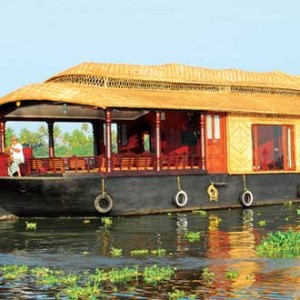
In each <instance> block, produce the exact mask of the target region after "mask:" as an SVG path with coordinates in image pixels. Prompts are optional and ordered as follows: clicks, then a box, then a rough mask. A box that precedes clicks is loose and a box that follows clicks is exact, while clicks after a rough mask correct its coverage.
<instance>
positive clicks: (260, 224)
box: [257, 220, 267, 227]
mask: <svg viewBox="0 0 300 300" xmlns="http://www.w3.org/2000/svg"><path fill="white" fill-rule="evenodd" d="M257 224H258V225H259V226H261V227H263V226H266V224H267V221H266V220H260V221H258V222H257Z"/></svg>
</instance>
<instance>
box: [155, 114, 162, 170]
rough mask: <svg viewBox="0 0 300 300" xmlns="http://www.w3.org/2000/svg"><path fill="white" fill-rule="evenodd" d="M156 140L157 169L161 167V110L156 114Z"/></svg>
mask: <svg viewBox="0 0 300 300" xmlns="http://www.w3.org/2000/svg"><path fill="white" fill-rule="evenodd" d="M155 142H156V147H155V151H156V171H158V172H159V171H160V169H161V141H160V111H156V115H155Z"/></svg>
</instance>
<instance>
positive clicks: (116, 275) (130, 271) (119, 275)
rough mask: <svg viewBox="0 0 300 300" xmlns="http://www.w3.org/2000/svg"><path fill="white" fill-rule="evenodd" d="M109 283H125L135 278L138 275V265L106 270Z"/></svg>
mask: <svg viewBox="0 0 300 300" xmlns="http://www.w3.org/2000/svg"><path fill="white" fill-rule="evenodd" d="M108 274H109V281H110V282H111V283H125V282H128V281H131V280H137V279H138V276H139V271H138V267H137V266H135V267H133V268H128V267H125V268H123V269H112V270H111V271H109V272H108Z"/></svg>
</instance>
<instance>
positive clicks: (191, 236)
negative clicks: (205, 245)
mask: <svg viewBox="0 0 300 300" xmlns="http://www.w3.org/2000/svg"><path fill="white" fill-rule="evenodd" d="M200 236H201V232H200V231H188V232H187V233H186V234H185V238H186V239H187V240H188V241H189V242H196V241H199V240H200Z"/></svg>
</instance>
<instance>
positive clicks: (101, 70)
mask: <svg viewBox="0 0 300 300" xmlns="http://www.w3.org/2000/svg"><path fill="white" fill-rule="evenodd" d="M74 75H84V76H95V77H112V78H120V79H134V80H144V81H159V82H162V81H166V82H178V83H199V84H201V83H203V84H208V83H209V84H224V85H242V86H262V87H270V88H289V89H297V90H300V76H298V75H290V74H286V73H283V72H281V71H272V72H251V71H244V70H239V69H209V68H201V67H194V66H187V65H182V64H175V63H170V64H164V65H133V64H109V63H93V62H86V63H81V64H79V65H76V66H74V67H72V68H69V69H67V70H65V71H62V72H60V73H58V74H56V75H54V76H52V77H50V78H49V79H48V80H47V81H46V82H51V81H55V80H57V79H58V78H62V77H66V76H74Z"/></svg>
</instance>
